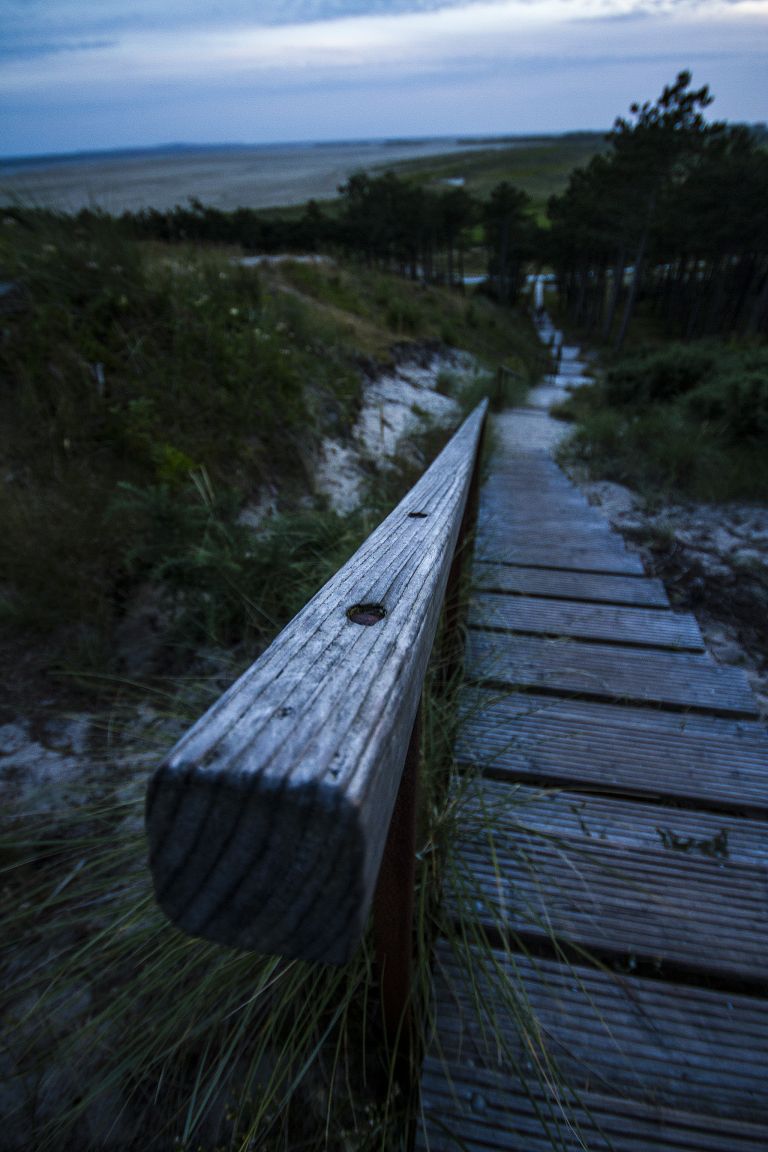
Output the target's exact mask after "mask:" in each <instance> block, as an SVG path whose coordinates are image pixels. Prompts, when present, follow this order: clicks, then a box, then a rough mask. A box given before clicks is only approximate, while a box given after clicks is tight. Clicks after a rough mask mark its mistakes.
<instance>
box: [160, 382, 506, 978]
mask: <svg viewBox="0 0 768 1152" xmlns="http://www.w3.org/2000/svg"><path fill="white" fill-rule="evenodd" d="M485 407H486V405H485V403H484V404H482V405H480V406H479V407H478V409H476V411H475V412H474V413H473V415H472V416H470V417H469V419H468V420H467V421H465V423H464V424H463V426H462V428H461V429H460V430H459V431H458V432H457V433H456V435H455V436H454V437H453V439H452V440H451V441H450V442H449V444H448V445H447V446H446V448H445V449H444V450H443V452H442V453H441V454H440V456H439V457H438V458H437V460H436V461H435V462H434V464H433V465H432V466H431V468H429V469H428V471H427V472H426V473H425V474H424V476H423V477H422V478H421V480H420V481H419V482H418V483H417V484H416V485H415V487H414V488H413V489H412V490H411V491H410V492H409V493H408V495H407V496H406V497H405V499H404V500H403V501H402V503H401V504H400V505H399V506H398V507H397V508H396V509H395V510H394V512H392V513H391V514H390V515H389V516H388V517H387V519H386V520H385V521H384V522H383V523H382V524H381V525H380V526H379V527H378V528H377V529H376V530H375V531H374V532H373V533H372V535H371V536H370V537H369V538H368V540H367V541H366V542H365V544H364V545H363V546H362V548H361V549H360V550H359V551H358V552H357V553H356V555H355V556H354V557H353V558H352V559H351V560H350V561H349V562H348V563H347V564H346V565H345V566H344V567H343V568H342V569H341V570H340V571H339V572H338V573H337V574H336V575H335V576H334V577H333V579H332V580H330V581H329V583H328V584H326V586H325V587H324V588H323V589H322V590H321V591H320V592H318V594H317V595H316V596H315V597H314V598H313V599H312V600H311V601H310V602H309V604H307V605H306V607H305V608H304V609H303V610H302V611H301V612H300V613H299V615H298V616H297V617H296V618H295V619H294V620H293V621H292V622H291V623H290V624H289V625H288V626H287V627H286V628H285V629H284V630H283V632H282V633H281V634H280V636H278V637H277V639H276V640H275V641H274V643H273V644H272V645H271V646H270V647H269V648H268V649H267V651H266V652H265V653H264V654H263V655H262V656H261V657H260V658H259V659H258V660H257V661H256V663H255V664H254V665H253V666H252V667H251V668H250V669H249V671H248V672H246V673H245V675H244V676H243V677H241V678H240V680H238V681H237V683H236V684H235V685H233V687H232V688H230V689H229V691H228V692H226V693H225V694H224V696H222V698H221V699H220V700H219V701H218V702H217V703H216V704H215V705H214V706H213V708H211V709H210V711H209V712H208V713H206V715H205V716H204V717H202V719H201V720H199V721H198V722H197V724H196V725H195V726H194V727H193V728H192V729H191V730H190V732H188V733H187V735H186V736H184V737H183V738H182V740H181V741H180V742H179V743H178V744H177V745H176V747H175V748H174V749H173V751H172V752H171V753H170V755H169V756H168V757H167V758H166V760H165V761H164V763H163V764H162V765H161V767H160V768H159V769H158V771H157V773H156V774H155V776H154V778H153V780H152V783H151V786H150V790H149V794H148V801H147V831H148V835H149V843H150V865H151V868H152V873H153V879H154V884H155V892H156V896H157V899H158V902H159V903H160V905H161V907H162V908H163V910H164V911H165V912H166V914H167V915H168V916H169V917H170V918H171V919H172V920H173V921H174V922H175V923H176V924H178V925H179V927H181V928H182V929H183V930H184V931H185V932H188V933H189V934H190V935H195V936H203V937H205V938H207V939H212V940H215V941H218V942H220V943H225V944H230V945H233V946H235V947H239V948H245V949H249V950H255V951H259V952H267V953H282V954H284V955H288V956H300V957H305V958H307V959H317V960H326V961H332V962H343V961H345V960H346V959H348V957H349V956H350V954H351V953H352V951H353V949H354V948H355V947H356V945H357V943H358V941H359V938H360V935H361V933H362V931H363V929H364V926H365V923H366V918H367V913H368V909H369V906H370V901H371V897H372V894H373V890H374V887H375V884H376V878H377V875H378V871H379V863H380V860H381V854H382V850H383V847H384V842H385V838H386V835H387V831H388V827H389V821H390V816H391V813H392V808H393V805H394V801H395V797H396V794H397V789H398V785H399V781H400V776H401V773H402V768H403V763H404V759H405V752H406V748H407V746H408V741H409V737H410V733H411V728H412V726H413V720H414V716H415V714H416V709H417V706H418V702H419V697H420V694H421V687H422V681H423V677H424V673H425V670H426V666H427V661H428V659H429V655H430V652H431V648H432V643H433V639H434V635H435V629H436V627H437V622H438V618H439V615H440V611H441V606H442V600H443V594H444V590H445V586H446V582H447V579H448V572H449V569H450V565H451V561H452V557H453V552H454V548H455V545H456V541H457V538H458V534H459V529H460V525H461V519H462V514H463V511H464V507H465V503H466V499H467V494H468V491H469V486H470V481H471V478H472V473H473V467H474V462H475V458H476V453H477V448H478V444H479V439H480V435H481V431H482V426H483V420H484V416H485ZM414 514H416V515H414ZM360 605H363V606H365V605H376V606H381V611H369V612H367V613H365V612H362V613H353V614H354V615H356V616H357V617H358V618H359V620H360V621H361V623H362V622H364V623H366V624H370V626H361V623H357V622H354V621H353V619H352V618H351V617H350V613H352V612H353V609H354V607H355V606H360Z"/></svg>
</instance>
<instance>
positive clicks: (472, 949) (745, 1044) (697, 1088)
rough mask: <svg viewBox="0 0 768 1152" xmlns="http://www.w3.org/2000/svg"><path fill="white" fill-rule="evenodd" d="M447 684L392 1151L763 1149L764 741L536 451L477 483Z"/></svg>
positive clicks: (512, 453) (516, 456) (767, 1090)
mask: <svg viewBox="0 0 768 1152" xmlns="http://www.w3.org/2000/svg"><path fill="white" fill-rule="evenodd" d="M563 363H567V365H568V371H567V375H568V376H569V377H570V378H571V379H575V380H577V381H578V380H579V378H580V375H581V372H582V366H581V365H580V363H579V361H578V358H577V357H576V355H575V351H572V350H569V352H568V354H567V355H565V356H564V358H563ZM466 677H467V686H466V688H465V691H464V696H463V702H462V707H463V715H462V724H461V731H460V735H459V739H458V744H457V749H456V756H457V760H458V763H459V765H460V766H461V767H462V769H463V771H464V777H463V780H462V783H461V784H460V786H459V787H458V788H457V790H456V795H455V801H456V811H457V814H458V815H457V821H458V831H457V837H456V839H457V847H456V849H455V852H454V855H453V858H452V860H451V862H450V867H449V875H448V877H447V879H446V891H445V900H444V911H445V916H446V920H447V921H450V922H452V927H451V930H448V931H446V934H445V936H444V938H443V939H441V940H440V941H439V943H438V947H437V953H436V959H435V973H434V985H435V1023H434V1034H433V1038H432V1041H431V1045H430V1047H429V1050H428V1052H427V1055H426V1059H425V1064H424V1072H423V1078H422V1100H421V1109H422V1116H421V1123H420V1124H419V1132H418V1135H417V1140H416V1145H417V1148H418V1149H420V1150H426V1149H430V1150H433V1152H437V1150H438V1149H440V1150H442V1149H465V1150H467V1149H471V1150H474V1149H478V1150H479V1149H494V1148H504V1149H516V1150H520V1152H538V1150H541V1152H545V1150H546V1152H550V1150H551V1149H567V1150H569V1152H570V1150H574V1152H575V1150H576V1149H584V1148H587V1149H589V1150H592V1152H598V1150H599V1152H604V1150H605V1152H607V1150H609V1149H614V1150H615V1152H641V1150H650V1149H653V1150H657V1152H661V1150H664V1152H673V1150H674V1152H683V1150H685V1152H715V1150H717V1152H747V1150H749V1152H758V1150H760V1152H765V1150H766V1149H768V736H767V735H766V731H765V729H764V728H763V726H762V725H761V724H760V723H759V721H758V719H757V713H756V709H755V703H754V700H753V697H752V694H751V692H750V689H749V686H748V683H747V680H746V677H745V675H744V674H743V672H741V671H740V670H738V669H733V668H726V667H721V666H719V665H718V664H717V663H715V661H714V660H713V659H712V657H711V656H710V655H709V654H708V653H707V652H706V650H705V647H704V645H703V643H702V638H701V634H700V632H699V629H698V627H697V624H696V622H695V620H694V619H693V618H692V617H691V616H689V615H687V614H680V613H676V612H673V611H672V610H671V608H670V605H669V601H668V599H667V597H666V594H665V592H664V589H663V587H662V585H661V584H660V583H659V582H658V581H656V580H652V579H649V578H647V577H646V576H645V575H644V574H643V570H642V567H641V565H640V563H639V561H638V559H637V558H636V557H635V556H634V555H632V554H630V553H629V552H627V550H626V549H625V547H624V544H623V542H622V540H621V539H620V538H619V537H618V536H617V535H615V534H614V533H612V532H611V531H610V530H609V529H608V527H607V526H606V524H605V522H604V520H603V519H602V517H601V516H600V515H599V513H597V512H596V511H595V509H593V508H592V507H590V506H589V504H588V503H587V501H586V500H585V499H584V498H583V496H582V495H581V494H580V493H579V492H578V490H577V489H576V488H575V487H574V486H573V485H572V484H570V482H569V481H568V480H567V478H566V477H565V476H564V474H563V473H562V472H561V471H560V470H559V469H558V467H557V466H556V465H555V464H554V462H553V460H552V459H551V456H550V455H549V454H548V452H547V451H545V450H537V449H535V448H533V449H527V448H525V447H522V448H521V447H509V446H506V447H505V446H504V445H502V446H501V447H500V448H498V449H497V451H496V454H495V456H494V460H493V462H492V471H491V475H490V476H489V478H488V480H487V482H486V483H485V485H484V488H483V489H482V492H481V498H480V509H479V523H478V540H477V548H476V561H475V565H474V593H473V598H472V603H471V608H470V617H469V636H468V647H467V655H466Z"/></svg>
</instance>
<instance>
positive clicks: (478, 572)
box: [472, 561, 669, 608]
mask: <svg viewBox="0 0 768 1152" xmlns="http://www.w3.org/2000/svg"><path fill="white" fill-rule="evenodd" d="M472 584H473V586H474V587H475V588H478V589H482V590H483V591H485V592H506V593H510V594H515V595H527V596H545V597H553V598H555V599H560V600H586V601H588V602H591V603H593V604H595V603H602V604H628V605H636V606H637V607H646V608H668V607H669V598H668V596H667V593H666V591H665V588H664V585H663V584H662V582H661V580H654V579H650V578H649V577H646V578H645V579H642V578H640V579H638V578H637V577H636V576H601V575H598V574H595V573H592V572H560V571H553V570H552V569H548V568H522V567H520V568H513V567H509V566H507V565H505V564H484V563H483V562H482V561H476V563H475V564H474V566H473V568H472Z"/></svg>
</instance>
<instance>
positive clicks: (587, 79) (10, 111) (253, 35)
mask: <svg viewBox="0 0 768 1152" xmlns="http://www.w3.org/2000/svg"><path fill="white" fill-rule="evenodd" d="M9 7H10V12H11V14H14V13H18V14H19V16H20V23H19V26H18V28H15V30H14V33H13V35H14V36H15V39H11V41H9V43H10V49H9V47H8V44H6V54H5V59H4V62H3V68H2V70H1V71H0V99H2V101H3V103H4V105H5V119H6V122H7V123H10V122H11V121H15V124H14V131H15V133H16V140H17V141H21V144H20V145H19V144H18V143H17V144H15V145H13V147H14V149H15V150H16V151H18V152H21V151H26V150H32V149H35V148H36V147H37V145H36V143H35V141H36V140H38V139H40V140H42V139H43V138H45V139H50V138H51V137H52V135H53V133H52V128H51V125H52V124H53V123H54V122H56V123H57V124H59V126H60V128H59V135H58V136H57V137H55V138H56V139H60V140H61V141H62V142H63V141H64V140H65V139H66V140H72V141H74V142H75V143H74V144H73V145H69V144H67V145H66V146H67V147H69V146H76V147H79V146H82V145H81V144H80V143H79V141H80V140H81V138H82V139H84V140H88V141H93V140H94V139H95V138H96V137H95V136H94V135H93V133H94V132H95V131H96V129H95V128H93V129H89V130H88V131H86V129H85V127H84V125H86V124H90V125H98V139H99V140H101V141H103V144H104V146H110V145H113V144H118V143H121V142H123V141H125V140H130V141H131V142H132V143H141V142H142V140H149V139H152V138H153V137H152V136H151V133H153V132H160V133H162V135H160V137H159V139H160V140H162V139H166V140H167V139H171V138H177V139H187V140H189V139H192V140H201V139H210V140H214V139H223V140H226V139H230V140H232V139H241V140H242V139H246V140H259V139H271V140H276V139H277V140H279V139H282V140H286V139H309V138H312V139H318V138H322V137H324V136H325V137H326V138H327V137H329V136H330V137H331V138H337V139H338V138H343V137H344V136H348V135H350V134H353V135H354V134H357V135H362V136H369V135H371V136H373V135H382V134H393V133H394V134H403V133H411V134H414V135H418V134H424V133H425V132H426V133H432V134H434V133H436V132H443V133H445V134H451V133H453V132H454V131H461V132H485V131H489V132H496V131H503V130H505V126H506V130H509V131H526V130H529V129H532V128H536V129H538V130H541V129H542V128H543V127H544V126H547V127H548V129H549V130H554V129H555V128H556V127H557V126H560V127H562V128H563V129H565V128H568V127H585V126H586V127H589V126H595V125H597V126H600V125H601V124H603V125H606V124H609V123H610V122H611V120H612V119H613V116H614V115H615V114H616V113H619V112H621V111H623V110H624V109H626V107H627V106H628V105H629V103H630V102H631V101H632V100H633V99H637V98H641V99H645V98H649V97H650V98H653V97H654V96H655V95H656V94H657V93H658V92H660V91H661V88H662V87H663V84H664V83H666V82H668V81H669V80H670V79H671V78H672V77H673V76H674V74H675V73H676V72H678V71H680V70H681V69H683V68H693V70H694V78H695V81H696V82H697V83H704V82H708V83H710V85H711V86H712V88H713V91H715V92H716V93H717V95H718V97H720V96H721V93H722V94H723V96H724V99H723V100H722V101H721V99H720V98H719V99H718V105H717V111H718V113H719V114H725V115H728V116H731V117H735V118H741V117H744V118H747V117H751V118H759V116H760V115H762V116H763V117H764V113H760V112H759V109H760V107H761V105H760V101H761V99H762V101H763V105H764V103H765V100H766V98H768V91H767V90H766V85H767V81H768V77H766V73H765V69H764V67H763V66H762V65H763V63H764V57H765V46H766V31H768V0H460V2H458V0H387V2H386V3H385V2H384V0H365V2H363V3H360V2H355V0H285V2H284V3H282V4H278V3H276V2H275V3H266V0H252V2H246V0H233V2H232V3H227V4H226V5H223V6H222V5H221V4H216V3H215V2H213V0H205V3H203V0H185V2H184V3H183V5H182V4H181V2H180V0H167V3H166V5H165V6H163V7H161V6H160V5H159V4H157V3H155V2H154V0H153V2H150V0H134V3H133V4H132V5H131V6H130V7H128V6H127V5H125V3H124V0H120V3H119V4H118V2H117V0H102V2H101V3H100V4H99V6H98V7H96V5H94V4H92V3H91V2H90V0H89V3H88V4H87V5H86V4H85V3H84V0H67V3H66V7H65V6H64V2H63V0H24V3H23V4H21V3H19V0H4V4H3V6H2V10H3V12H4V14H5V15H6V17H7V16H8V13H9ZM25 12H26V13H27V14H28V15H27V16H26V17H24V13H25ZM94 13H95V14H94ZM65 15H66V17H67V18H66V19H65ZM81 17H82V19H81ZM33 18H34V19H33ZM25 19H26V20H27V26H25V24H24V20H25ZM35 20H36V21H37V24H36V25H35V29H32V30H30V29H31V24H30V21H31V22H34V21H35ZM9 23H10V24H12V23H13V19H11V20H9ZM33 33H34V34H33ZM1 39H2V33H0V40H1ZM14 50H15V51H16V52H17V55H16V58H14ZM22 50H23V51H24V53H25V58H24V59H21V55H20V54H21V52H22ZM606 78H609V80H610V85H612V87H610V89H609V88H608V86H607V80H606ZM644 78H645V79H644ZM351 94H352V95H353V97H354V98H353V99H351V98H350V96H351ZM244 101H248V108H249V116H244V112H243V108H244ZM724 104H725V107H723V105H724ZM254 105H256V106H257V107H256V113H257V114H253V106H254ZM347 105H354V106H353V107H347ZM590 108H592V109H594V111H593V112H592V113H591V114H590V112H589V109H590ZM721 109H722V112H721ZM741 109H743V110H744V111H741ZM755 109H758V116H757V117H756V116H755V112H754V110H755ZM185 110H186V112H185ZM185 115H186V121H185ZM512 117H513V118H512ZM46 120H47V123H45V121H46ZM185 122H186V124H187V127H186V128H184V123H185ZM36 123H37V124H39V128H38V129H34V125H35V124H36ZM110 124H112V125H113V126H114V135H112V136H110V128H109V125H110ZM171 124H172V125H173V127H172V128H171V126H170V125H171ZM78 125H79V126H80V127H78ZM164 125H168V127H167V128H166V127H164ZM244 125H245V127H244ZM206 126H207V127H206ZM89 132H90V135H89ZM154 139H155V140H156V141H157V140H158V137H157V136H155V137H154ZM5 146H6V148H9V147H10V145H9V144H7V143H6V145H5ZM60 146H65V145H64V144H63V143H62V144H61V145H60Z"/></svg>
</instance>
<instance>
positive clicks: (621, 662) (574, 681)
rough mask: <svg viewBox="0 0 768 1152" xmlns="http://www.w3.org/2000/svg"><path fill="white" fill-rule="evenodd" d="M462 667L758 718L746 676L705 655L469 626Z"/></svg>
mask: <svg viewBox="0 0 768 1152" xmlns="http://www.w3.org/2000/svg"><path fill="white" fill-rule="evenodd" d="M465 671H466V674H467V676H469V677H470V678H471V679H473V680H475V681H478V682H481V683H486V685H488V684H494V685H495V684H500V685H507V686H509V687H510V688H521V687H528V688H532V689H547V690H548V691H550V692H557V693H558V694H573V695H579V696H587V697H590V698H593V699H605V700H615V701H618V702H624V703H628V704H633V703H639V704H650V703H653V704H662V705H665V706H667V707H675V708H688V709H694V708H695V709H699V710H704V709H706V710H708V711H711V712H712V713H714V714H715V715H722V714H734V715H737V716H757V708H756V705H755V700H754V697H753V695H752V692H751V690H750V687H749V681H748V680H747V677H746V675H745V673H744V672H743V671H742V670H741V669H740V668H723V667H720V666H719V665H717V664H715V663H714V661H712V660H711V659H710V658H709V657H708V656H698V655H689V654H688V653H684V652H656V651H653V650H643V651H640V650H637V649H632V648H616V647H613V646H612V645H610V644H592V643H586V642H584V643H581V642H578V641H575V640H545V639H540V638H539V637H535V636H511V635H505V634H504V633H500V632H480V631H476V630H475V629H470V630H469V633H468V635H467V651H466V659H465Z"/></svg>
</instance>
